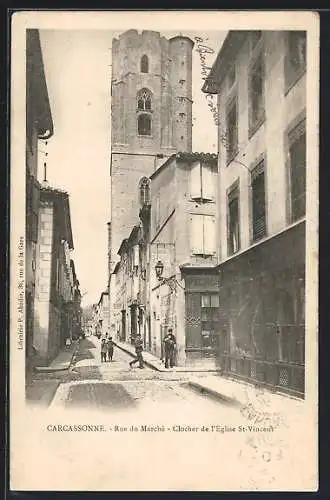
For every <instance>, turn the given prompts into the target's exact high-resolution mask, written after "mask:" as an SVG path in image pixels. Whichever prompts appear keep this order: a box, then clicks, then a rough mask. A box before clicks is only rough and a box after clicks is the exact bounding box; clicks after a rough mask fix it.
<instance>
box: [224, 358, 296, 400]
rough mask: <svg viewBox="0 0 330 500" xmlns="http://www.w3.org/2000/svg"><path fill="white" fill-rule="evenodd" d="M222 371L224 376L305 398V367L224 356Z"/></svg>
mask: <svg viewBox="0 0 330 500" xmlns="http://www.w3.org/2000/svg"><path fill="white" fill-rule="evenodd" d="M221 369H222V371H223V373H224V374H227V375H231V376H234V377H237V378H241V379H245V380H247V381H251V382H257V383H258V384H259V385H264V386H268V387H270V388H274V389H277V390H279V391H283V392H287V393H292V394H295V395H297V396H299V397H302V398H303V397H304V393H305V367H304V365H301V364H298V363H287V362H283V361H265V360H259V359H255V358H248V357H242V356H235V355H230V354H222V355H221Z"/></svg>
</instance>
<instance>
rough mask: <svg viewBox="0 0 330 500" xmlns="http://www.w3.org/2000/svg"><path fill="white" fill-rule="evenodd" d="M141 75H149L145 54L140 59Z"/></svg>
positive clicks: (147, 60)
mask: <svg viewBox="0 0 330 500" xmlns="http://www.w3.org/2000/svg"><path fill="white" fill-rule="evenodd" d="M140 69H141V73H149V59H148V56H146V55H145V54H144V55H143V56H142V57H141V65H140Z"/></svg>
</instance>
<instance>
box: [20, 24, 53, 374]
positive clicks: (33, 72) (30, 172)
mask: <svg viewBox="0 0 330 500" xmlns="http://www.w3.org/2000/svg"><path fill="white" fill-rule="evenodd" d="M53 131H54V130H53V120H52V114H51V109H50V104H49V98H48V91H47V84H46V78H45V72H44V65H43V59H42V52H41V46H40V37H39V31H38V30H31V29H28V30H26V212H25V213H26V232H25V256H26V257H25V259H26V260H25V338H26V346H25V350H26V369H27V376H30V371H31V370H30V369H31V368H32V364H31V359H32V357H33V324H34V311H35V289H36V268H37V267H36V259H37V243H38V228H39V198H40V184H39V182H38V142H39V141H41V140H43V141H47V140H48V139H49V138H50V137H51V136H52V135H53Z"/></svg>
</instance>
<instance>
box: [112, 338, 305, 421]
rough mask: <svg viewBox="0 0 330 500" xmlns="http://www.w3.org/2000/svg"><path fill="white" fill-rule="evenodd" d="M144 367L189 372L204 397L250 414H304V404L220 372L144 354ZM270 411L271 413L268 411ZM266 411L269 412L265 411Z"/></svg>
mask: <svg viewBox="0 0 330 500" xmlns="http://www.w3.org/2000/svg"><path fill="white" fill-rule="evenodd" d="M116 345H117V346H118V347H119V348H120V349H122V350H123V351H124V352H126V353H127V354H130V355H132V356H135V350H134V347H133V346H132V345H131V344H128V343H124V342H119V341H116ZM143 359H144V361H145V364H146V365H147V366H149V367H150V368H152V369H154V370H157V371H159V372H172V373H173V372H174V373H186V374H187V375H191V376H189V379H188V385H189V386H190V387H191V388H193V389H195V390H197V391H199V392H200V393H202V394H207V395H209V396H211V397H213V398H216V399H218V400H220V401H221V402H224V403H226V404H230V405H231V406H236V407H241V409H242V411H245V410H246V412H247V413H248V412H250V414H252V413H253V412H254V413H255V414H257V413H258V412H262V413H265V412H266V413H267V412H269V413H272V414H274V413H276V414H280V413H283V410H285V412H287V410H289V412H290V413H291V414H295V413H296V412H298V413H299V412H301V411H302V408H303V406H304V402H303V401H302V400H301V399H299V398H295V397H292V396H289V395H284V394H279V393H273V392H271V391H270V390H269V389H264V388H260V387H257V386H254V385H252V384H248V383H245V382H243V381H236V380H231V379H229V378H227V377H224V376H221V374H220V373H221V372H220V371H219V370H210V369H207V368H206V369H202V368H190V367H177V366H176V367H173V368H170V369H168V368H165V367H164V364H163V363H162V361H161V360H160V359H158V358H157V357H156V356H154V355H152V354H150V353H148V352H146V351H144V352H143ZM194 374H195V376H194ZM267 409H268V410H267ZM266 410H267V411H266Z"/></svg>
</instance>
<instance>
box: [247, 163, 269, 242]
mask: <svg viewBox="0 0 330 500" xmlns="http://www.w3.org/2000/svg"><path fill="white" fill-rule="evenodd" d="M251 187H252V237H253V241H256V240H259V239H260V238H263V237H264V236H265V235H266V193H265V171H264V161H261V162H260V163H259V164H258V165H257V166H256V167H255V168H254V169H253V171H252V172H251Z"/></svg>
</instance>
